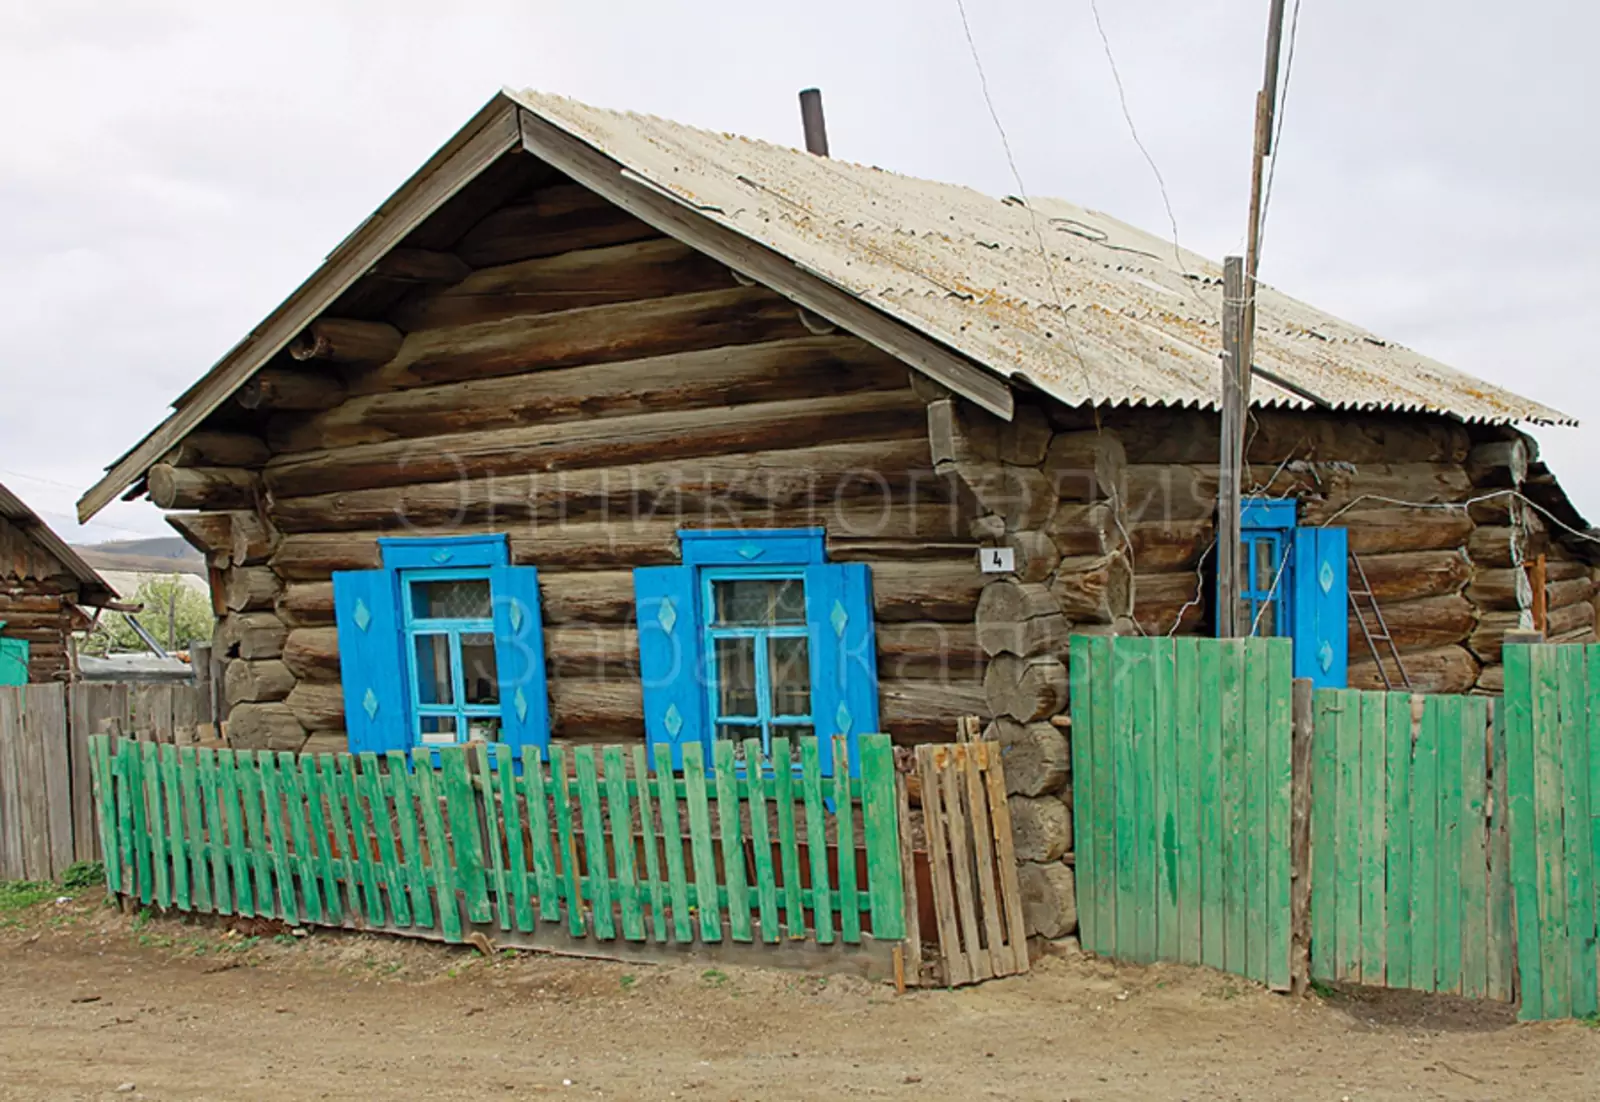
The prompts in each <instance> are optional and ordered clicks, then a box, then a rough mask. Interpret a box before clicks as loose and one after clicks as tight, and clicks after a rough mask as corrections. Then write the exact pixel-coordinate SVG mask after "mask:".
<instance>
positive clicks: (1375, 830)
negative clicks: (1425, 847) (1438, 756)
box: [1359, 692, 1389, 986]
mask: <svg viewBox="0 0 1600 1102" xmlns="http://www.w3.org/2000/svg"><path fill="white" fill-rule="evenodd" d="M1387 704H1388V700H1387V694H1385V693H1377V692H1372V693H1362V694H1361V725H1360V735H1361V760H1360V762H1359V765H1360V770H1361V779H1360V783H1359V789H1360V792H1361V796H1360V800H1361V815H1360V823H1359V831H1360V845H1361V879H1360V881H1359V883H1360V885H1361V887H1360V891H1361V982H1362V983H1366V984H1371V985H1373V986H1382V984H1383V982H1384V976H1385V974H1386V972H1387V969H1388V948H1389V945H1388V936H1389V934H1388V898H1387V897H1388V866H1387V861H1388V856H1389V840H1388V838H1387V836H1386V834H1387V832H1386V827H1387V825H1388V820H1387V818H1386V814H1385V812H1386V811H1387V809H1388V806H1389V731H1388V727H1387V723H1388V718H1389V713H1388V707H1387Z"/></svg>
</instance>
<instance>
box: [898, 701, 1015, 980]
mask: <svg viewBox="0 0 1600 1102" xmlns="http://www.w3.org/2000/svg"><path fill="white" fill-rule="evenodd" d="M964 733H965V732H964ZM916 756H917V773H918V777H919V779H920V781H921V785H922V815H923V830H924V833H925V835H926V836H927V845H928V858H929V864H930V868H931V872H932V881H933V910H934V916H935V923H936V928H937V934H938V957H937V960H936V962H935V963H936V966H937V969H938V972H939V982H940V983H942V984H943V985H944V986H947V987H955V986H960V985H963V984H970V983H978V982H980V981H982V980H986V979H991V978H994V977H997V976H1013V975H1018V974H1021V973H1023V972H1026V971H1027V970H1028V939H1027V932H1026V930H1025V929H1024V927H1023V921H1022V891H1021V887H1020V885H1019V884H1018V881H1017V857H1016V850H1015V848H1014V847H1013V845H1012V840H1011V810H1010V806H1009V805H1008V804H1007V803H1006V782H1005V772H1004V768H1003V767H1002V766H1001V764H1000V746H999V744H998V743H995V742H978V741H969V742H958V743H955V744H953V745H951V744H936V745H926V746H919V747H917V750H916ZM911 910H912V913H915V911H914V908H912V909H911Z"/></svg>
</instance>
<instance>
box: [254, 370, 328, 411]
mask: <svg viewBox="0 0 1600 1102" xmlns="http://www.w3.org/2000/svg"><path fill="white" fill-rule="evenodd" d="M344 396H345V386H344V383H343V382H342V381H341V380H340V379H339V377H338V376H337V375H332V374H329V373H327V372H322V371H295V370H292V369H290V368H286V367H266V368H262V369H261V370H260V371H257V372H256V373H255V374H254V375H253V376H251V377H250V381H249V382H247V383H245V384H244V386H242V387H240V388H239V390H238V393H237V394H236V395H235V400H236V401H238V403H239V404H240V405H241V406H243V407H244V408H245V409H249V410H315V409H329V408H331V407H333V406H336V405H338V404H339V403H340V402H342V401H344Z"/></svg>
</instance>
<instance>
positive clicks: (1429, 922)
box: [1311, 689, 1514, 1001]
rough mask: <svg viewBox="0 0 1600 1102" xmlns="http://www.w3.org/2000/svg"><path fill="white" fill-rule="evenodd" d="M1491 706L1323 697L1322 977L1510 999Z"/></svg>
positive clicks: (1317, 921) (1318, 887)
mask: <svg viewBox="0 0 1600 1102" xmlns="http://www.w3.org/2000/svg"><path fill="white" fill-rule="evenodd" d="M1492 703H1493V702H1491V701H1490V699H1489V698H1487V697H1461V696H1416V697H1413V696H1412V695H1410V694H1408V693H1382V692H1358V691H1356V690H1343V689H1325V690H1320V691H1318V692H1317V693H1316V694H1315V698H1314V710H1315V717H1316V718H1315V733H1314V735H1313V738H1312V751H1311V753H1312V767H1311V974H1312V975H1313V976H1314V977H1315V978H1317V979H1322V980H1339V981H1345V982H1349V983H1362V984H1371V985H1375V986H1385V987H1398V988H1411V989H1413V990H1418V991H1444V992H1451V993H1454V994H1459V995H1466V996H1469V997H1472V998H1492V999H1500V1000H1503V1001H1510V1000H1511V999H1512V998H1513V986H1514V982H1513V981H1514V977H1513V968H1512V959H1511V946H1512V940H1511V888H1510V870H1509V859H1508V851H1509V841H1508V832H1507V820H1506V814H1505V807H1506V800H1505V791H1506V788H1505V786H1506V768H1505V763H1506V746H1505V740H1504V738H1503V737H1500V736H1499V732H1498V731H1496V730H1494V729H1493V728H1491V725H1490V716H1491V714H1492V713H1497V712H1498V710H1497V709H1494V708H1493V707H1492Z"/></svg>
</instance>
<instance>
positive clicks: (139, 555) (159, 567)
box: [73, 536, 206, 578]
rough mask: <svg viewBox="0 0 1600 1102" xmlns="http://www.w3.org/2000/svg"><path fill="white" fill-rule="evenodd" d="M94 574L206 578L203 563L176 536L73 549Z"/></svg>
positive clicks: (120, 541)
mask: <svg viewBox="0 0 1600 1102" xmlns="http://www.w3.org/2000/svg"><path fill="white" fill-rule="evenodd" d="M73 550H75V551H76V552H78V554H80V555H82V556H83V561H84V562H86V563H88V564H89V565H90V566H92V567H94V568H95V569H96V570H101V571H105V570H115V571H125V572H130V573H138V574H195V575H198V576H200V577H202V578H203V577H205V574H206V561H205V559H204V558H203V557H202V556H201V554H200V552H198V551H196V550H195V549H194V548H192V547H190V546H189V545H188V544H187V543H185V542H184V541H183V540H182V539H181V538H180V537H178V536H155V537H152V538H150V539H142V540H110V541H107V542H106V543H96V544H90V545H89V546H86V547H75V548H73Z"/></svg>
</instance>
